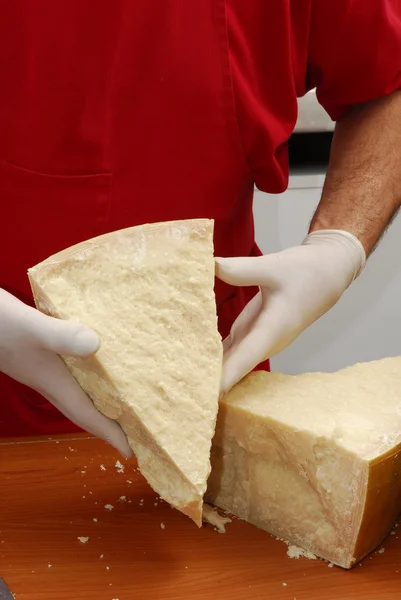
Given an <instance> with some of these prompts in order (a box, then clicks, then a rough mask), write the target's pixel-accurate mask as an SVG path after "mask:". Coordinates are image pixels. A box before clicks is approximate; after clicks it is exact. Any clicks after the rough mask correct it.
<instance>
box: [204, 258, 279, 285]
mask: <svg viewBox="0 0 401 600" xmlns="http://www.w3.org/2000/svg"><path fill="white" fill-rule="evenodd" d="M277 257H278V255H277V254H270V255H266V256H247V257H239V258H215V265H216V268H215V272H216V277H218V278H219V279H221V280H222V281H224V282H225V283H227V284H228V285H235V286H258V287H262V286H266V287H269V288H273V289H274V288H276V287H277V284H278V275H279V263H280V260H279V259H278V258H277Z"/></svg>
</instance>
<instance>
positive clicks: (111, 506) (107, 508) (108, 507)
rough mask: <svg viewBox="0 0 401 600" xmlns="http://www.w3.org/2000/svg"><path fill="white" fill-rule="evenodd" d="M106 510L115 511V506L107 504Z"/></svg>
mask: <svg viewBox="0 0 401 600" xmlns="http://www.w3.org/2000/svg"><path fill="white" fill-rule="evenodd" d="M104 507H105V509H106V510H113V508H114V506H113V505H112V504H105V505H104Z"/></svg>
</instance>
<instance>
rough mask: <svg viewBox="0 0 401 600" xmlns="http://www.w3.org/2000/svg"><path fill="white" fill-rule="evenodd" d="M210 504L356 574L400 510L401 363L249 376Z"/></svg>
mask: <svg viewBox="0 0 401 600" xmlns="http://www.w3.org/2000/svg"><path fill="white" fill-rule="evenodd" d="M206 499H207V501H208V502H211V503H213V504H215V505H216V506H218V507H220V508H222V509H224V510H228V511H229V512H231V513H232V514H234V515H236V516H237V517H239V518H241V519H244V520H246V521H249V522H250V523H253V524H254V525H256V526H257V527H260V528H261V529H264V530H266V531H268V532H270V533H272V534H273V535H275V536H277V537H279V538H281V539H283V540H285V541H287V542H290V543H291V544H295V545H296V546H300V547H302V548H304V549H305V550H307V551H309V552H312V553H313V554H316V555H318V556H320V557H322V558H324V559H326V560H328V561H330V562H332V563H334V564H336V565H339V566H341V567H344V568H350V567H352V566H353V565H354V564H356V562H358V561H359V560H361V559H362V558H363V557H364V556H366V555H367V554H368V553H369V552H371V551H372V550H374V549H375V547H376V546H377V545H378V544H379V543H380V542H381V541H382V540H383V538H384V537H385V536H386V535H387V534H388V533H389V531H390V529H391V527H392V526H393V524H394V522H395V520H396V518H397V515H398V513H399V512H400V509H401V358H387V359H383V360H379V361H374V362H371V363H364V364H358V365H355V366H352V367H349V368H346V369H344V370H341V371H339V372H337V373H326V374H321V373H309V374H304V375H297V376H290V375H283V374H279V373H271V374H269V373H266V372H258V373H252V374H250V375H249V376H248V377H247V378H245V379H244V380H243V381H242V382H240V383H239V384H238V385H237V386H236V387H234V388H233V390H232V391H231V392H230V393H229V394H228V395H227V397H226V398H224V399H223V401H222V402H221V406H220V412H219V418H218V422H217V429H216V435H215V438H214V442H213V450H212V474H211V476H210V479H209V486H208V492H207V495H206Z"/></svg>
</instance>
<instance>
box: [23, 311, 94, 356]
mask: <svg viewBox="0 0 401 600" xmlns="http://www.w3.org/2000/svg"><path fill="white" fill-rule="evenodd" d="M28 330H30V333H31V335H32V336H33V337H34V338H35V339H36V341H37V342H38V343H39V345H40V346H41V347H42V348H44V349H45V350H49V351H50V352H55V353H56V354H64V355H65V356H80V357H85V356H90V355H92V354H95V352H97V350H98V349H99V347H100V338H99V336H98V335H97V333H95V331H93V330H92V329H89V328H87V327H85V326H84V325H81V324H79V323H75V322H73V321H65V320H63V319H55V318H54V317H48V316H47V315H44V314H43V313H41V312H39V311H37V310H34V314H33V315H32V314H31V315H30V319H29V321H28Z"/></svg>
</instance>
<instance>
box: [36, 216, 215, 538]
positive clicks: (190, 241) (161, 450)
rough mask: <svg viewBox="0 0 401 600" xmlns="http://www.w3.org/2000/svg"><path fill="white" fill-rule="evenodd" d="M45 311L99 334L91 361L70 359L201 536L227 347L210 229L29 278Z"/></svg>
mask: <svg viewBox="0 0 401 600" xmlns="http://www.w3.org/2000/svg"><path fill="white" fill-rule="evenodd" d="M29 278H30V282H31V286H32V290H33V294H34V297H35V301H36V305H37V307H38V308H39V309H40V310H42V311H43V312H45V313H47V314H49V315H52V316H56V317H60V318H63V319H71V320H75V321H79V322H81V323H83V324H85V325H87V326H88V327H91V328H92V329H94V330H95V331H97V332H98V334H99V335H100V338H101V347H100V350H99V351H98V353H97V354H96V356H95V357H91V358H88V359H84V360H83V359H76V358H68V357H63V359H64V361H65V363H66V364H67V366H68V367H69V369H70V370H71V372H72V374H73V375H74V377H75V378H76V379H77V380H78V382H79V383H80V385H81V386H82V388H83V389H84V390H85V392H86V393H87V394H88V395H89V396H90V398H91V399H92V400H93V402H94V403H95V405H96V407H97V408H98V409H99V410H100V411H101V412H102V413H103V414H105V415H106V416H108V417H110V418H112V419H116V420H117V421H118V422H119V423H120V425H121V427H122V428H123V430H124V431H125V433H126V434H127V437H128V441H129V443H130V445H131V447H132V449H133V451H134V452H135V454H136V456H137V459H138V464H139V467H140V470H141V471H142V473H143V475H144V476H145V477H146V478H147V480H148V481H149V483H150V485H151V486H152V487H153V489H154V490H155V491H156V492H157V493H158V494H159V495H160V496H161V497H162V498H164V499H165V500H166V501H167V502H169V503H170V504H171V505H172V506H174V507H176V508H177V509H179V510H181V511H182V512H184V513H185V514H187V515H189V516H190V517H191V518H192V519H193V520H194V521H195V522H196V523H197V524H198V525H199V526H200V525H201V518H202V505H203V495H204V493H205V490H206V482H207V478H208V476H209V473H210V448H211V439H212V436H213V434H214V430H215V423H216V415H217V409H218V396H219V387H220V379H221V363H222V344H221V338H220V336H219V334H218V331H217V317H216V306H215V297H214V291H213V290H214V258H213V222H212V221H209V220H206V219H200V220H191V221H176V222H170V223H159V224H153V225H144V226H141V227H133V228H129V229H125V230H122V231H117V232H114V233H110V234H108V235H104V236H100V237H98V238H95V239H92V240H89V241H86V242H83V243H81V244H78V245H77V246H74V247H72V248H69V249H67V250H64V251H63V252H60V253H59V254H56V255H54V256H52V257H50V258H49V259H47V260H45V261H44V262H42V263H41V264H39V265H37V266H36V267H34V268H32V269H30V271H29Z"/></svg>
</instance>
